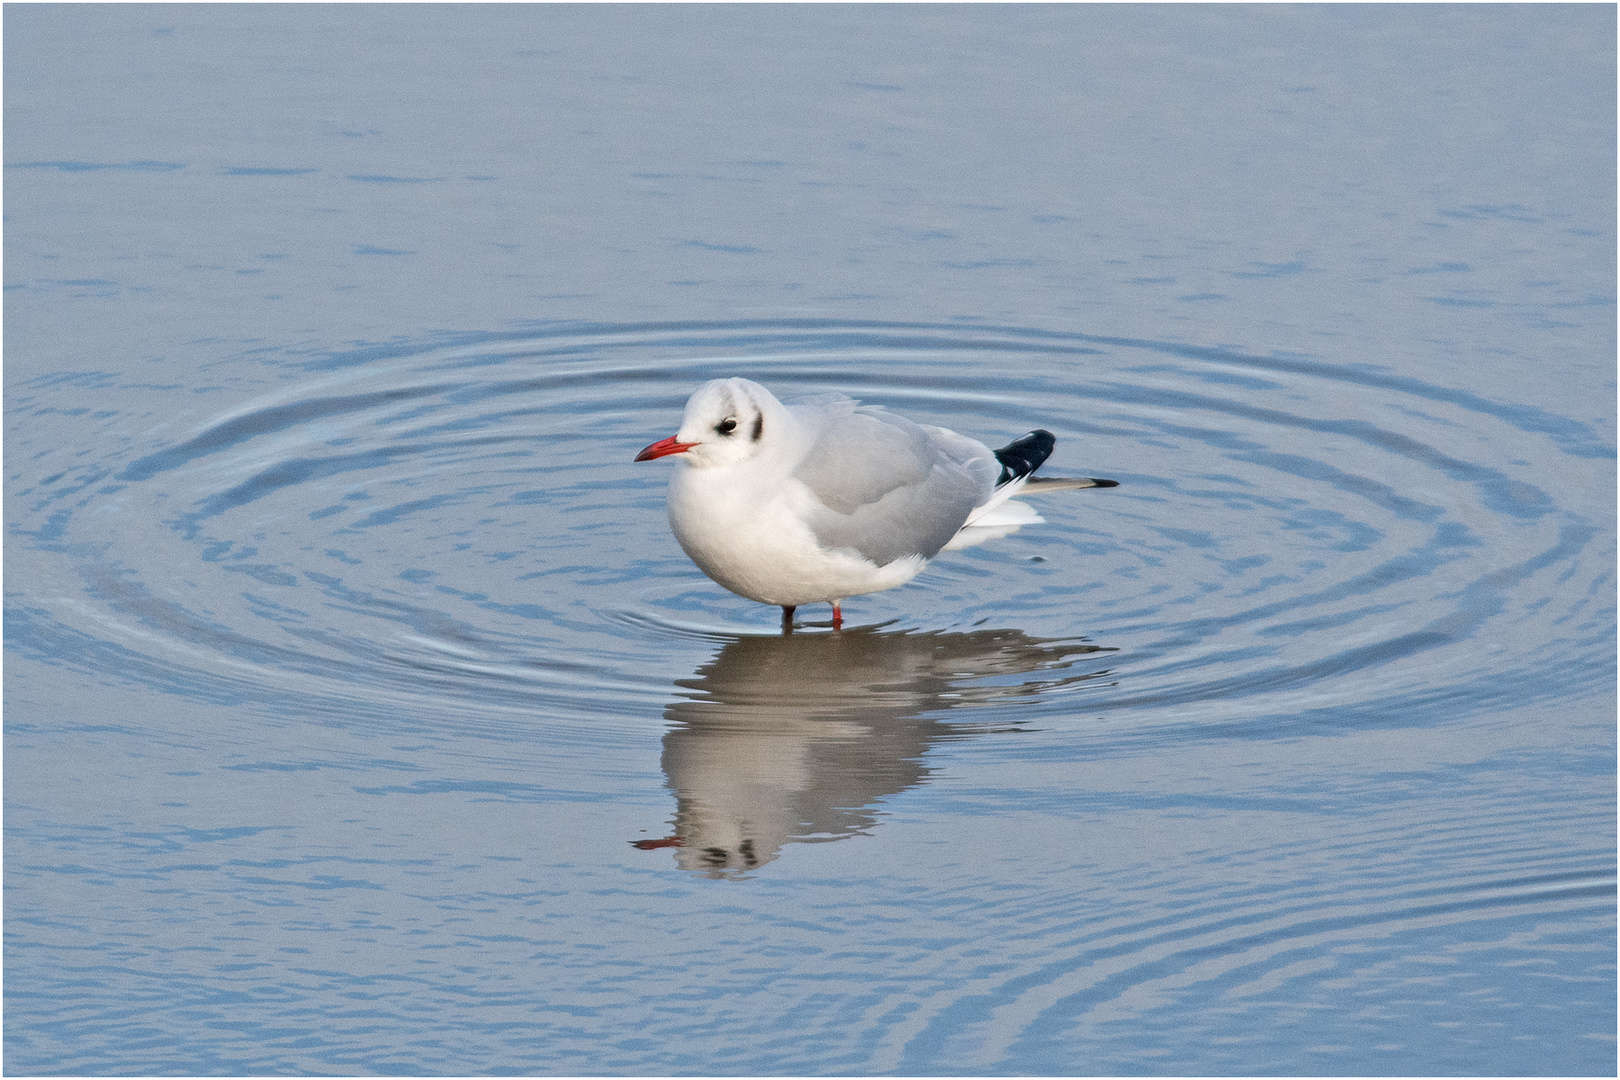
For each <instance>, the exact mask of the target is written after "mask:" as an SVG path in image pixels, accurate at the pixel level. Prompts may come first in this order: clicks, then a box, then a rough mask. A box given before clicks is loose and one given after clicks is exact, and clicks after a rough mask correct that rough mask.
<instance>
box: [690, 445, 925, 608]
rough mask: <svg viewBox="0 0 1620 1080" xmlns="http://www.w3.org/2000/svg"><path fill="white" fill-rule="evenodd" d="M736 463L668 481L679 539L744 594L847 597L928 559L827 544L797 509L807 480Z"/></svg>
mask: <svg viewBox="0 0 1620 1080" xmlns="http://www.w3.org/2000/svg"><path fill="white" fill-rule="evenodd" d="M738 471H739V470H730V469H727V470H720V469H693V468H686V467H681V468H677V469H676V472H675V475H674V476H673V477H672V478H671V480H670V488H669V525H670V529H671V530H672V531H673V532H674V533H675V539H676V540H678V541H679V542H680V545H681V548H682V549H683V550H684V551H685V552H686V554H687V556H688V557H689V558H690V559H691V560H692V561H693V562H695V563H697V565H698V567H699V568H700V569H701V570H702V571H703V572H704V573H705V574H708V575H709V576H710V577H711V578H713V579H714V580H715V581H716V582H718V583H719V584H721V585H723V586H725V587H726V588H727V589H730V590H731V591H732V592H734V593H736V594H737V595H738V596H746V597H747V598H748V599H750V600H757V601H758V602H760V603H762V604H779V605H783V606H797V605H799V604H811V603H819V602H825V601H832V600H842V599H844V598H845V597H849V596H859V595H861V594H863V593H870V592H879V591H881V590H883V589H892V588H894V587H895V586H897V585H904V584H905V583H906V582H908V581H910V580H911V579H912V578H914V577H916V576H917V572H918V571H920V570H921V569H922V568H923V566H924V565H925V564H926V563H927V560H926V559H924V558H922V557H921V556H911V557H909V558H904V559H898V560H896V561H894V562H892V563H889V564H888V565H887V566H878V565H876V564H875V563H873V562H872V561H871V560H869V559H866V558H864V557H862V556H861V555H859V554H857V553H856V552H854V551H850V550H848V549H842V550H826V549H823V548H822V547H821V546H820V545H818V544H817V543H816V539H815V536H814V534H812V533H811V531H810V529H809V527H808V526H806V525H805V523H804V518H803V515H802V513H799V512H796V506H797V505H798V502H799V501H802V500H803V499H805V498H809V494H808V492H806V491H804V489H803V485H801V484H799V483H798V481H795V480H791V479H789V480H786V481H778V482H777V483H776V484H774V485H773V486H772V487H771V488H765V487H763V486H759V485H757V484H753V483H751V478H747V477H740V476H738ZM750 487H752V490H749V488H750Z"/></svg>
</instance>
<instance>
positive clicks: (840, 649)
mask: <svg viewBox="0 0 1620 1080" xmlns="http://www.w3.org/2000/svg"><path fill="white" fill-rule="evenodd" d="M1112 651H1113V650H1111V649H1103V648H1102V647H1100V646H1097V645H1090V644H1085V643H1083V642H1079V641H1073V640H1068V641H1043V640H1040V639H1036V638H1031V637H1028V636H1026V635H1024V634H1022V633H1020V632H1019V631H1016V630H982V631H974V632H970V633H943V632H935V633H887V634H886V633H879V632H877V631H876V630H869V629H857V630H846V631H843V632H841V633H834V634H809V635H806V634H796V635H792V636H787V635H784V636H781V637H746V638H739V639H737V640H735V641H732V642H729V643H728V644H726V645H725V646H724V647H723V648H722V649H721V650H720V651H719V653H717V654H716V655H715V657H714V659H713V660H712V661H710V662H709V663H708V664H706V665H704V666H703V667H701V668H699V669H698V672H697V675H696V677H695V678H692V679H683V680H681V681H680V682H678V683H677V684H676V685H677V686H679V687H681V688H682V690H683V691H684V692H683V693H682V694H681V697H680V700H677V701H675V702H674V703H673V704H671V705H670V706H669V708H668V709H666V710H665V712H664V716H665V718H666V719H668V720H669V721H670V722H671V724H672V725H673V727H672V728H671V729H670V731H669V733H668V734H667V735H665V736H664V755H663V766H664V775H665V776H666V777H667V779H668V784H669V786H670V787H671V788H672V789H674V791H675V799H676V814H675V832H674V835H672V836H669V837H667V838H665V839H662V840H641V841H637V842H635V846H636V847H638V848H641V849H643V850H651V849H654V848H661V847H669V848H673V849H674V852H675V861H676V863H677V865H679V866H680V867H681V868H682V869H684V870H690V871H694V872H698V873H703V874H705V875H708V876H712V877H739V876H743V875H744V874H746V873H747V872H748V871H750V870H752V869H754V868H756V867H759V866H763V865H764V864H765V863H768V862H770V861H771V860H773V859H775V858H776V857H777V855H778V854H779V853H780V851H781V848H782V845H783V844H785V843H787V842H789V841H799V842H817V841H827V840H841V839H843V838H845V837H847V836H852V835H854V834H856V833H858V832H862V831H863V830H866V829H868V828H870V827H871V826H872V825H873V824H874V822H875V819H876V817H877V812H876V811H875V810H874V809H873V804H874V803H876V802H877V801H878V800H880V799H882V798H883V797H885V796H887V795H893V794H895V793H897V792H900V791H904V790H905V789H906V788H909V787H911V786H913V785H915V784H917V783H919V782H921V781H922V780H923V779H924V777H926V776H927V774H928V771H929V770H928V768H927V767H926V766H925V765H924V764H923V763H922V757H923V754H924V753H925V752H926V751H927V750H928V748H929V747H930V746H932V745H933V744H934V743H936V742H938V741H940V740H942V739H947V738H960V737H964V736H966V735H971V734H974V733H978V732H983V731H985V730H987V729H988V728H989V727H991V726H992V725H991V724H987V723H986V722H985V718H984V717H983V716H982V715H981V716H980V717H979V722H978V723H946V722H945V721H944V719H943V715H942V714H944V713H945V712H947V711H948V710H952V709H960V708H963V707H973V708H974V709H975V711H976V712H979V713H981V714H982V713H983V712H984V711H985V709H986V708H988V707H990V706H993V705H995V704H998V703H1008V704H1011V703H1014V702H1016V701H1019V700H1030V699H1032V698H1034V697H1036V696H1038V695H1040V694H1043V693H1046V692H1050V691H1052V690H1055V689H1057V688H1059V687H1063V686H1069V685H1074V684H1077V683H1080V682H1084V681H1086V680H1090V679H1095V678H1098V677H1099V676H1102V675H1106V674H1107V672H1106V670H1104V669H1102V668H1100V666H1099V665H1097V664H1096V663H1095V659H1096V658H1095V657H1092V662H1090V663H1088V662H1086V659H1087V657H1091V656H1092V654H1095V653H1099V652H1112ZM1013 718H1014V717H1013V716H1011V715H1009V716H1007V718H1006V720H1005V721H1003V720H1001V718H1000V717H996V718H995V719H996V720H997V721H998V722H999V724H1001V725H1004V724H1005V723H1007V722H1010V721H1011V720H1012V719H1013Z"/></svg>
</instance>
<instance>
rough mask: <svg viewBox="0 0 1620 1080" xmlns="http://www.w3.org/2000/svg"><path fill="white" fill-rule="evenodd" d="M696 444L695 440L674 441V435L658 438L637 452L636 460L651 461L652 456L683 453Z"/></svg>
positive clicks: (659, 456) (658, 456)
mask: <svg viewBox="0 0 1620 1080" xmlns="http://www.w3.org/2000/svg"><path fill="white" fill-rule="evenodd" d="M696 445H697V443H695V442H676V441H675V436H673V435H671V436H670V437H669V438H667V439H660V440H659V441H658V442H655V443H653V444H652V445H651V446H649V447H647V449H645V450H643V451H642V452H641V453H639V454H637V455H636V460H637V461H651V460H652V459H653V458H661V457H667V456H668V455H670V454H684V453H686V452H687V451H688V450H690V449H692V447H694V446H696Z"/></svg>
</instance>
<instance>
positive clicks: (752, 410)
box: [636, 379, 1117, 630]
mask: <svg viewBox="0 0 1620 1080" xmlns="http://www.w3.org/2000/svg"><path fill="white" fill-rule="evenodd" d="M1056 442H1057V440H1056V439H1055V438H1054V437H1053V435H1052V433H1051V432H1048V431H1032V432H1030V433H1029V434H1028V435H1025V436H1023V437H1022V438H1019V439H1015V440H1013V441H1012V442H1011V443H1008V444H1007V445H1006V446H1004V447H1002V448H1001V449H1000V450H991V449H989V448H988V447H986V446H985V445H984V444H983V443H980V442H976V441H975V440H973V439H969V438H967V437H966V436H964V435H958V434H957V433H956V432H954V431H947V430H946V429H945V428H940V427H930V426H927V425H924V424H916V423H913V422H912V421H910V420H907V419H906V418H905V417H903V416H896V415H895V414H893V413H890V412H887V411H886V410H884V409H882V408H880V407H877V406H870V405H866V406H863V405H859V404H857V403H856V402H855V401H854V400H853V399H851V398H848V397H845V396H844V395H842V394H829V395H824V396H821V397H814V398H809V399H806V400H803V401H799V402H795V403H794V404H792V405H783V404H782V403H781V402H780V401H777V400H776V398H775V397H774V396H773V395H772V394H771V392H770V391H769V390H767V389H765V388H764V387H763V386H761V385H759V384H758V383H756V382H750V381H749V380H747V379H715V380H714V381H713V382H710V383H706V384H705V385H703V386H702V387H699V388H698V390H697V392H696V393H694V394H693V395H692V397H691V399H690V400H689V401H687V403H686V414H685V415H684V416H683V417H682V418H681V427H680V430H679V431H677V432H676V433H675V434H674V435H673V436H671V437H670V438H667V439H663V440H661V441H659V442H655V443H653V444H652V445H651V446H649V447H647V448H646V449H644V450H642V451H641V453H639V454H637V455H636V460H637V461H650V460H652V459H654V458H661V457H669V456H672V455H679V457H680V460H679V462H678V463H677V468H676V470H675V475H674V476H673V477H671V478H670V482H669V524H670V528H671V529H672V530H673V531H674V533H675V539H676V540H678V541H679V542H680V545H681V548H682V549H683V550H684V551H685V552H686V554H687V555H688V556H689V557H690V558H691V560H692V561H693V562H695V563H697V565H698V567H699V568H700V569H701V570H702V571H703V572H704V573H705V574H707V575H709V577H711V578H713V579H714V580H715V581H717V582H718V583H720V584H721V585H723V586H725V587H726V588H727V589H730V590H731V591H732V592H734V593H736V594H737V595H739V596H745V597H747V598H748V599H750V600H757V601H759V602H760V603H762V604H776V605H779V606H780V607H781V608H782V625H783V628H784V629H786V630H791V629H792V627H793V610H794V608H795V607H797V606H798V605H800V604H810V603H830V604H832V608H833V623H832V624H833V628H834V629H838V628H839V627H841V626H842V625H843V610H842V603H843V600H844V599H845V598H846V597H850V596H859V595H862V594H864V593H871V592H879V591H881V590H883V589H892V588H894V587H895V586H897V585H904V584H905V583H906V582H908V581H910V580H911V579H912V578H914V577H916V576H917V573H918V572H919V571H920V570H922V568H923V567H924V566H925V565H927V563H928V560H929V559H931V558H933V557H934V556H935V555H938V554H939V553H940V552H942V551H956V550H958V549H960V548H965V547H972V546H973V545H975V544H982V543H984V542H985V541H986V540H996V539H1000V538H1001V537H1003V536H1006V535H1007V534H1009V533H1011V532H1014V531H1016V530H1017V529H1019V528H1020V527H1021V526H1024V525H1033V524H1037V523H1039V522H1041V521H1043V520H1044V519H1043V518H1042V517H1041V516H1040V515H1039V514H1037V513H1035V511H1034V510H1033V509H1032V508H1030V507H1029V506H1028V505H1026V504H1024V503H1021V502H1018V501H1016V500H1014V499H1013V498H1012V496H1014V495H1016V494H1018V493H1020V492H1025V493H1029V492H1031V491H1033V490H1035V488H1036V486H1037V485H1038V486H1040V487H1044V488H1046V489H1048V490H1050V489H1055V488H1080V487H1115V486H1117V485H1116V484H1115V482H1114V481H1112V480H1097V479H1094V478H1091V477H1074V478H1065V479H1056V480H1053V479H1046V478H1038V479H1037V478H1035V477H1033V476H1032V474H1033V473H1034V472H1035V470H1036V469H1037V468H1039V467H1040V465H1041V463H1042V462H1043V461H1045V460H1046V458H1047V456H1048V455H1049V454H1051V452H1052V447H1053V446H1054V445H1056Z"/></svg>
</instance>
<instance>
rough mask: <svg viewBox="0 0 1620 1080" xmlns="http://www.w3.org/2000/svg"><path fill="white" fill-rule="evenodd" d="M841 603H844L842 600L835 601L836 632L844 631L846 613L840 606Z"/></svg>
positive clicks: (834, 627)
mask: <svg viewBox="0 0 1620 1080" xmlns="http://www.w3.org/2000/svg"><path fill="white" fill-rule="evenodd" d="M841 603H843V601H842V600H834V601H833V629H834V630H842V629H843V628H844V612H843V610H842V609H841V608H839V606H838V605H839V604H841Z"/></svg>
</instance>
